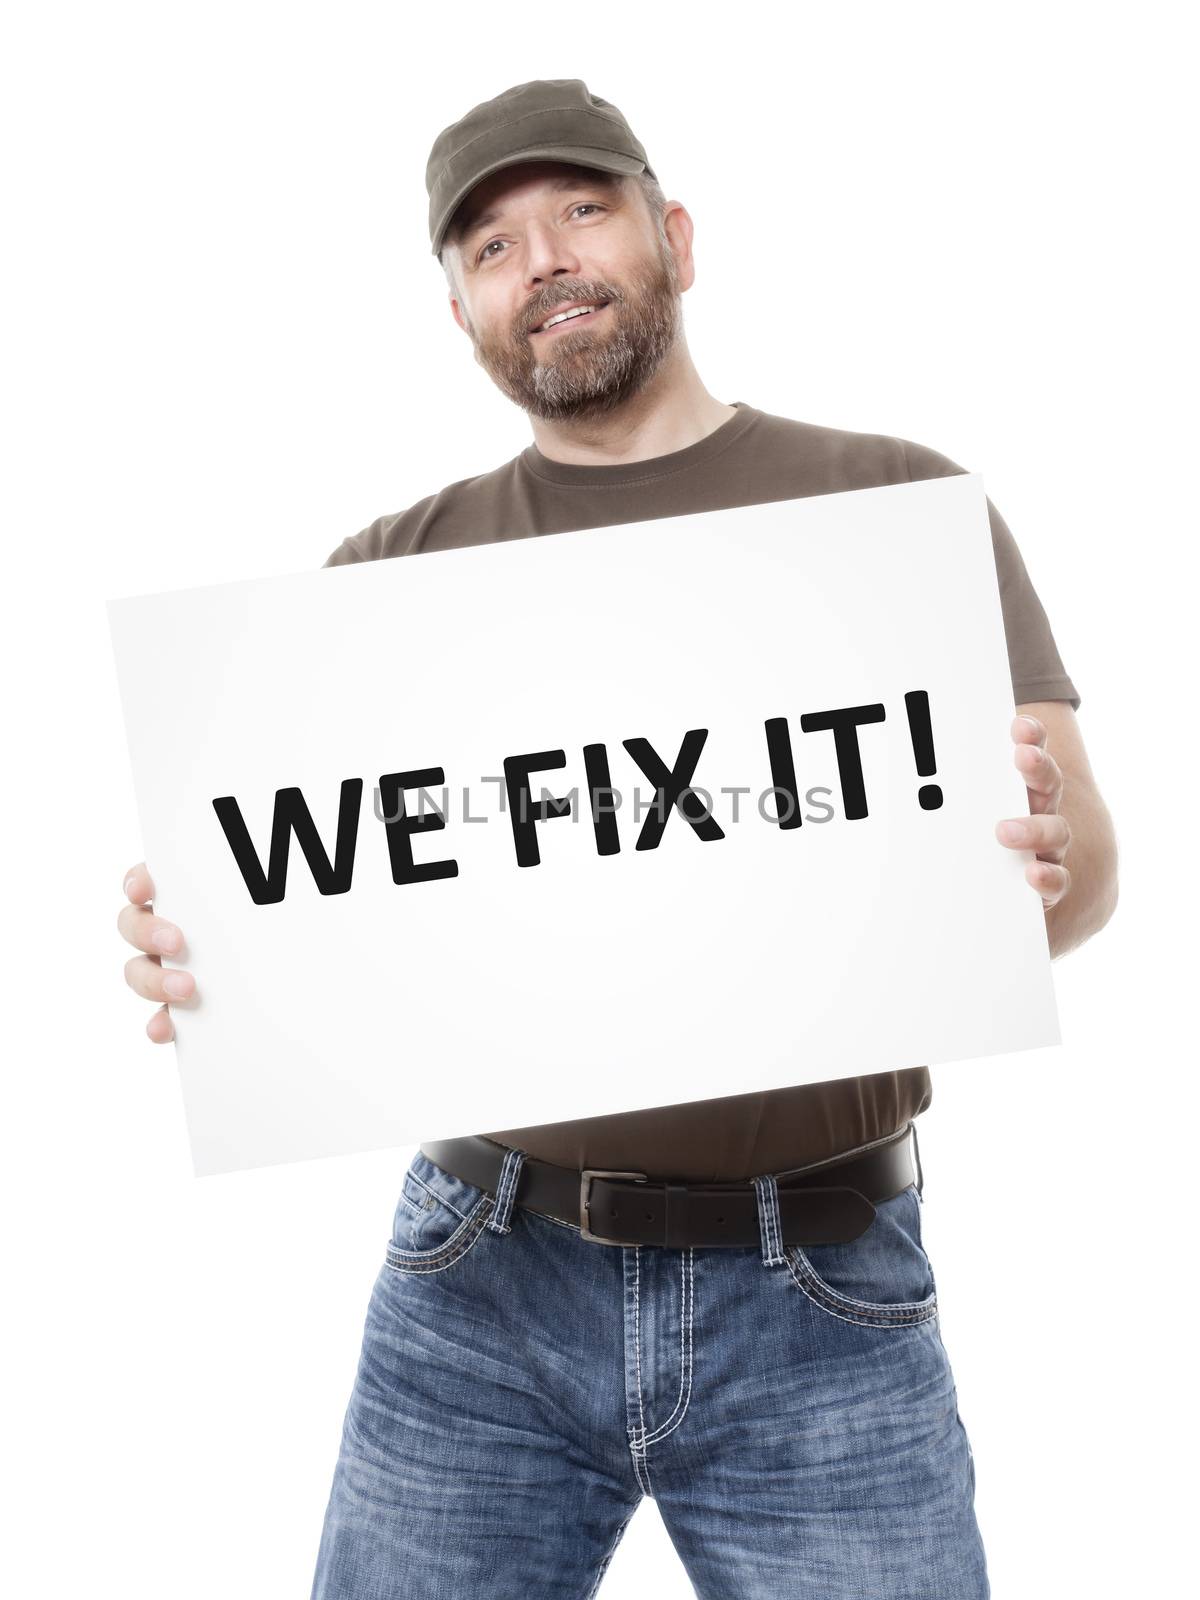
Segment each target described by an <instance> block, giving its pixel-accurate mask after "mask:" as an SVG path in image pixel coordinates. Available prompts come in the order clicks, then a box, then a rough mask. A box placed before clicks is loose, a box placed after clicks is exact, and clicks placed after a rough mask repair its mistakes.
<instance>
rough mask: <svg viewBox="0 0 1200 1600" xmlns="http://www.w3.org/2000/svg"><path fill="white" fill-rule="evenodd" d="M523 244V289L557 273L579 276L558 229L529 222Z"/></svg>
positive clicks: (577, 268)
mask: <svg viewBox="0 0 1200 1600" xmlns="http://www.w3.org/2000/svg"><path fill="white" fill-rule="evenodd" d="M526 243H527V248H528V256H527V259H526V263H525V284H526V288H528V289H537V288H538V287H539V286H540V285H541V284H543V283H545V282H546V281H547V279H549V278H554V277H557V276H559V274H561V273H566V274H568V275H571V274H574V275H575V276H578V275H579V257H578V256H577V255H576V254H575V252H574V251H573V250H572V249H571V246H570V242H569V241H568V240H567V238H566V237H565V236H564V235H563V234H562V233H561V232H560V231H559V229H557V228H554V227H551V226H549V225H547V224H545V223H532V224H531V225H530V227H529V230H528V232H527V234H526Z"/></svg>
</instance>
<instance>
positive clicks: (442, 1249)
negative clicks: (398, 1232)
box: [384, 1194, 492, 1274]
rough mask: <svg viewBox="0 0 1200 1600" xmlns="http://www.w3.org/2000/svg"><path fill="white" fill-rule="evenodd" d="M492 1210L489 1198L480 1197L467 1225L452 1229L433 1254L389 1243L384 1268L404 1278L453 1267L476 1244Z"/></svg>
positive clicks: (489, 1196)
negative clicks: (403, 1274)
mask: <svg viewBox="0 0 1200 1600" xmlns="http://www.w3.org/2000/svg"><path fill="white" fill-rule="evenodd" d="M491 1209H492V1197H491V1195H490V1194H484V1195H482V1196H481V1197H480V1199H479V1202H478V1204H477V1205H476V1207H475V1209H474V1211H472V1212H471V1214H470V1216H469V1217H468V1218H467V1219H466V1221H465V1222H463V1223H461V1224H460V1225H459V1226H458V1227H457V1228H455V1230H454V1232H453V1233H452V1234H451V1235H450V1237H449V1238H448V1239H446V1240H445V1241H444V1242H443V1243H442V1244H440V1245H438V1247H437V1248H436V1249H435V1250H401V1249H400V1248H399V1246H398V1245H395V1244H393V1243H392V1241H391V1240H390V1239H389V1240H388V1245H387V1254H386V1258H385V1263H384V1264H385V1265H386V1266H388V1267H390V1268H391V1270H392V1271H393V1272H400V1273H405V1274H410V1273H419V1272H441V1271H442V1270H443V1268H445V1267H450V1266H453V1265H454V1263H455V1262H456V1261H458V1260H459V1259H460V1258H461V1257H462V1256H465V1255H466V1253H467V1251H468V1250H469V1249H470V1248H471V1247H472V1245H474V1244H475V1243H476V1242H477V1240H478V1239H479V1237H480V1235H481V1234H482V1232H483V1228H484V1224H485V1223H486V1222H487V1219H488V1216H489V1214H490V1212H491Z"/></svg>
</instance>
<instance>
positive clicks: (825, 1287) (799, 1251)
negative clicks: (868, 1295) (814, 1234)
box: [792, 1245, 933, 1311]
mask: <svg viewBox="0 0 1200 1600" xmlns="http://www.w3.org/2000/svg"><path fill="white" fill-rule="evenodd" d="M792 1249H793V1250H794V1251H795V1253H796V1261H797V1264H798V1265H799V1266H800V1267H801V1268H802V1270H803V1271H804V1272H806V1273H807V1274H808V1276H809V1277H810V1278H812V1280H813V1282H814V1283H815V1284H816V1286H817V1288H818V1289H820V1290H822V1292H823V1293H825V1294H827V1295H829V1296H830V1298H831V1299H834V1300H840V1301H841V1302H842V1304H843V1305H848V1306H855V1307H861V1308H862V1309H863V1310H864V1311H876V1310H878V1309H879V1304H880V1303H879V1301H877V1300H859V1299H858V1298H857V1297H856V1296H855V1295H852V1294H843V1293H842V1291H841V1290H840V1289H835V1288H834V1287H833V1285H832V1284H831V1283H826V1282H825V1280H824V1278H822V1276H821V1274H820V1273H819V1272H818V1271H817V1269H816V1267H814V1266H813V1264H812V1262H811V1261H810V1260H809V1259H808V1256H807V1255H806V1254H805V1252H804V1249H803V1247H802V1246H801V1245H793V1246H792ZM932 1299H933V1296H932V1295H929V1294H927V1295H926V1296H925V1298H924V1300H890V1301H889V1302H888V1306H887V1309H888V1310H889V1311H891V1310H895V1311H920V1310H922V1309H923V1308H924V1307H925V1306H927V1305H928V1304H929V1302H930V1300H932Z"/></svg>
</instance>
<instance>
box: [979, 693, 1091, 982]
mask: <svg viewBox="0 0 1200 1600" xmlns="http://www.w3.org/2000/svg"><path fill="white" fill-rule="evenodd" d="M1027 719H1028V720H1027ZM1012 737H1013V743H1014V744H1015V746H1016V748H1015V750H1014V751H1013V761H1014V763H1015V765H1016V767H1017V769H1018V771H1019V772H1020V773H1021V774H1022V776H1023V777H1024V779H1025V785H1026V790H1027V793H1028V796H1029V812H1030V814H1029V815H1028V816H1027V817H1020V818H1017V817H1011V818H1006V819H1005V820H1004V821H1003V822H999V823H997V825H996V837H997V839H999V841H1000V843H1001V844H1003V845H1007V846H1008V847H1009V848H1010V849H1015V850H1029V849H1032V850H1034V851H1036V853H1037V859H1036V860H1034V861H1031V862H1029V864H1028V865H1027V866H1026V868H1025V877H1026V880H1027V881H1028V882H1029V884H1030V885H1031V886H1032V887H1033V888H1034V889H1036V890H1037V891H1038V893H1039V894H1040V895H1041V897H1042V904H1043V906H1044V908H1045V913H1046V932H1047V935H1048V937H1049V940H1050V954H1051V957H1057V956H1063V955H1066V953H1067V951H1068V950H1074V949H1075V947H1076V946H1077V945H1081V944H1083V943H1084V942H1085V941H1086V940H1088V939H1090V938H1091V937H1092V935H1093V934H1094V933H1099V931H1100V929H1101V928H1102V927H1104V925H1105V923H1106V922H1107V921H1108V919H1109V918H1110V917H1111V916H1112V914H1113V912H1114V911H1115V910H1116V905H1117V838H1116V833H1115V831H1114V828H1113V821H1112V817H1111V816H1110V815H1109V812H1108V807H1107V806H1106V805H1105V804H1104V801H1103V799H1102V798H1101V795H1100V791H1099V790H1098V789H1097V787H1096V780H1095V778H1094V777H1093V775H1092V769H1091V766H1090V764H1089V762H1088V758H1087V751H1086V750H1085V749H1084V746H1083V737H1082V735H1081V733H1080V731H1079V724H1078V722H1077V721H1076V717H1075V712H1074V711H1073V710H1072V708H1071V706H1070V705H1069V703H1068V702H1067V701H1065V700H1035V701H1032V702H1030V703H1028V704H1025V705H1020V706H1018V707H1017V715H1016V716H1015V717H1014V718H1013V723H1012Z"/></svg>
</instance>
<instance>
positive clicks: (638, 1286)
mask: <svg viewBox="0 0 1200 1600" xmlns="http://www.w3.org/2000/svg"><path fill="white" fill-rule="evenodd" d="M633 1350H634V1357H635V1360H636V1363H637V1391H638V1416H639V1417H640V1418H641V1427H640V1428H639V1429H637V1430H636V1431H635V1432H633V1433H632V1436H631V1438H630V1440H629V1448H630V1451H631V1452H632V1455H633V1471H634V1476H635V1477H636V1478H637V1480H638V1482H639V1483H641V1482H642V1478H641V1472H640V1467H639V1463H640V1464H641V1465H642V1466H644V1467H645V1469H646V1481H645V1483H644V1484H643V1488H644V1489H645V1491H646V1493H647V1494H651V1493H652V1490H651V1488H650V1463H649V1462H648V1461H647V1460H646V1458H645V1456H644V1455H641V1454H640V1452H639V1446H638V1439H639V1438H640V1437H642V1436H644V1434H645V1432H646V1408H645V1402H644V1399H643V1393H642V1251H641V1246H640V1245H636V1244H635V1245H634V1247H633Z"/></svg>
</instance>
